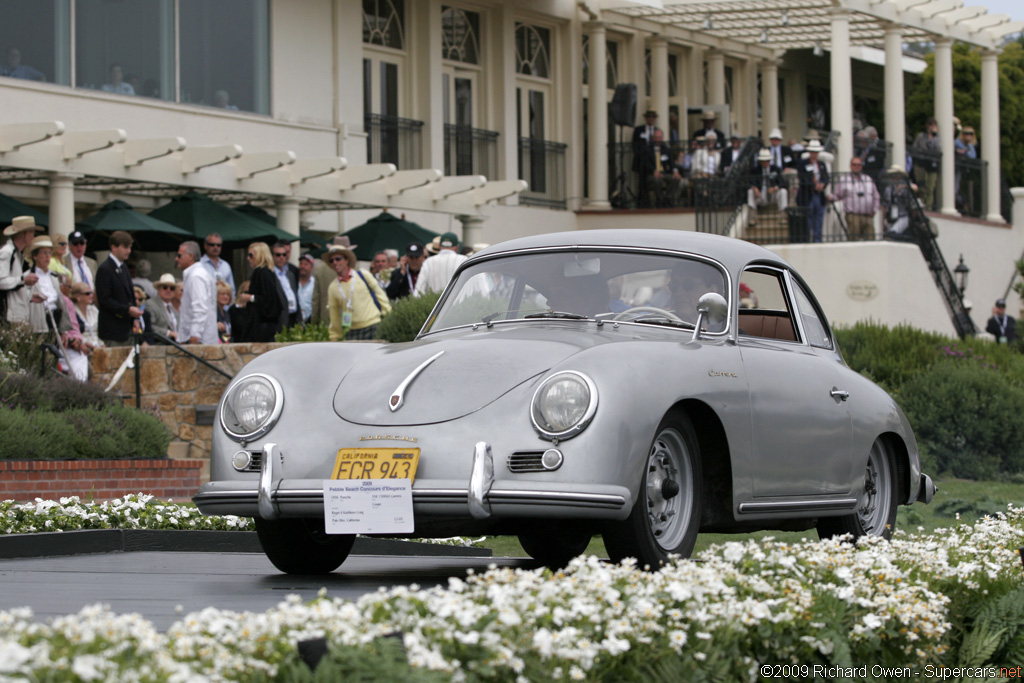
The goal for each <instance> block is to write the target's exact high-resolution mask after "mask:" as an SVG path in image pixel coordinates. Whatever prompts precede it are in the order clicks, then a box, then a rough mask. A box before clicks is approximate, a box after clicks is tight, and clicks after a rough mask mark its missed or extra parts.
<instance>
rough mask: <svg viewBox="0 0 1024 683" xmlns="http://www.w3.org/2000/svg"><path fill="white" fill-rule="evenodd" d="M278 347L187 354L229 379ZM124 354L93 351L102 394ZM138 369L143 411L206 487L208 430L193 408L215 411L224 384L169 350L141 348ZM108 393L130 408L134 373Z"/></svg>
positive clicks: (226, 347) (93, 374) (123, 350)
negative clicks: (195, 466)
mask: <svg viewBox="0 0 1024 683" xmlns="http://www.w3.org/2000/svg"><path fill="white" fill-rule="evenodd" d="M279 346H284V344H276V343H272V344H216V345H209V346H189V347H188V348H189V351H191V352H192V353H194V354H195V355H196V356H199V357H200V358H202V359H204V360H206V361H208V362H209V363H210V364H211V365H213V366H214V367H217V368H220V369H222V370H224V371H225V372H227V373H228V374H229V375H231V376H232V377H234V376H235V375H236V374H237V373H238V371H239V370H241V369H242V366H243V365H245V364H246V363H248V362H249V361H251V360H252V359H253V358H255V357H256V356H259V355H260V354H262V353H266V352H267V351H269V350H270V349H273V348H277V347H279ZM129 351H130V347H108V348H102V349H97V350H96V352H95V353H94V354H93V356H92V359H91V370H90V378H91V381H93V382H95V383H96V384H99V385H100V386H102V387H104V388H105V387H106V386H107V385H108V384H109V383H110V380H111V378H112V377H113V376H114V374H115V373H116V372H117V370H118V368H119V367H121V364H122V363H123V362H124V359H125V358H126V357H127V356H128V352H129ZM141 367H142V370H141V373H140V377H139V378H140V381H141V386H142V391H141V394H142V409H143V410H148V411H150V412H151V413H153V414H155V415H156V416H158V417H159V418H160V419H161V420H163V423H164V424H165V425H167V428H168V429H169V430H170V431H171V433H172V434H173V435H174V438H175V441H174V442H172V443H171V447H170V448H169V449H168V451H169V455H170V456H171V457H172V458H185V459H190V460H198V461H200V462H201V463H202V481H204V482H205V481H209V478H210V466H209V465H210V440H211V438H212V435H213V427H212V426H210V425H203V424H197V420H196V407H197V406H216V405H217V403H219V402H220V397H221V395H222V394H223V393H224V390H225V389H226V388H227V385H228V379H227V378H226V377H224V376H223V375H221V374H220V373H217V372H214V371H213V370H211V369H210V368H208V367H206V366H205V365H203V364H202V363H200V362H199V361H197V360H195V359H194V358H191V357H189V356H187V355H185V354H184V353H182V352H181V351H179V350H178V349H176V348H174V347H173V346H146V347H143V348H142V364H141ZM111 391H117V392H119V393H120V394H121V395H122V396H124V401H125V405H131V406H134V405H135V370H134V369H129V370H127V371H125V373H124V375H123V376H122V377H121V379H120V380H119V382H118V384H117V385H116V386H115V387H114V388H113V389H112V390H111ZM140 490H141V489H140ZM148 493H152V491H148ZM190 495H191V494H190Z"/></svg>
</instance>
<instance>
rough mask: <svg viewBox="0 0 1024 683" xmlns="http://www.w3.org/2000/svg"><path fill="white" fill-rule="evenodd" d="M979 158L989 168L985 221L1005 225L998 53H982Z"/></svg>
mask: <svg viewBox="0 0 1024 683" xmlns="http://www.w3.org/2000/svg"><path fill="white" fill-rule="evenodd" d="M981 136H982V137H981V158H982V159H984V160H985V161H986V162H987V163H988V166H987V168H986V170H985V183H986V193H985V194H986V197H987V201H988V215H987V216H985V218H986V219H988V220H990V221H996V222H998V223H1003V222H1005V221H1004V220H1003V216H1002V214H1000V213H999V204H1000V196H1001V194H1002V193H1001V192H1000V179H999V170H1000V168H1001V166H1000V160H999V140H1000V132H999V52H998V51H996V50H984V51H983V52H982V53H981Z"/></svg>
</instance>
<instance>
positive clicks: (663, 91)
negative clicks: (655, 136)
mask: <svg viewBox="0 0 1024 683" xmlns="http://www.w3.org/2000/svg"><path fill="white" fill-rule="evenodd" d="M651 108H652V109H654V111H656V112H658V123H659V127H660V128H661V129H662V132H663V133H665V139H666V140H668V41H667V40H665V38H664V37H662V36H653V37H652V38H651Z"/></svg>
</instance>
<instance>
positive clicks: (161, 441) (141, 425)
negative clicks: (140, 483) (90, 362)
mask: <svg viewBox="0 0 1024 683" xmlns="http://www.w3.org/2000/svg"><path fill="white" fill-rule="evenodd" d="M0 432H2V433H3V435H4V438H3V439H0V459H3V460H11V459H38V460H100V459H107V458H162V457H164V456H166V455H167V445H168V444H169V443H170V442H171V434H170V432H169V431H168V430H167V428H166V427H165V426H164V424H163V423H162V422H161V421H160V420H159V419H157V418H156V417H154V416H152V415H149V414H147V413H144V412H141V411H139V410H136V409H134V408H127V407H124V406H110V407H107V408H104V409H102V410H94V409H83V408H74V409H70V410H65V411H62V412H52V411H46V410H31V409H29V410H25V409H22V408H20V407H16V408H7V407H3V408H0Z"/></svg>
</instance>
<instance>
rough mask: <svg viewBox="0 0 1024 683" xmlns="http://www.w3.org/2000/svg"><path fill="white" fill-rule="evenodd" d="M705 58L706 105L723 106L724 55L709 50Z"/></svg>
mask: <svg viewBox="0 0 1024 683" xmlns="http://www.w3.org/2000/svg"><path fill="white" fill-rule="evenodd" d="M707 57H708V104H725V53H723V52H720V51H718V50H710V51H708V53H707ZM723 132H724V131H723Z"/></svg>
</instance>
